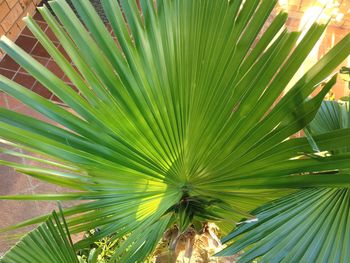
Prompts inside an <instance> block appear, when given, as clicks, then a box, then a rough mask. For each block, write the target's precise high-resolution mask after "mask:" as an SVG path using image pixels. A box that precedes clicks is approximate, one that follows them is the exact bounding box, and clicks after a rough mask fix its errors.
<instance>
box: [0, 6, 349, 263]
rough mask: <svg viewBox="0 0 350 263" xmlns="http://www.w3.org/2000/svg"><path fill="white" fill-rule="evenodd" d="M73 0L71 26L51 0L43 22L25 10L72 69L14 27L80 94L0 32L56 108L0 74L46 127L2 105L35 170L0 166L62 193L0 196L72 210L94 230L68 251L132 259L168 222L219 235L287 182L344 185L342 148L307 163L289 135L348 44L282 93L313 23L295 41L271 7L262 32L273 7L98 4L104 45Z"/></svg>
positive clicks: (76, 228) (8, 129)
mask: <svg viewBox="0 0 350 263" xmlns="http://www.w3.org/2000/svg"><path fill="white" fill-rule="evenodd" d="M72 3H73V5H74V7H75V9H76V10H77V12H78V14H79V18H78V17H77V16H76V15H75V14H74V12H73V11H72V9H71V8H70V7H69V5H68V4H67V3H66V2H65V1H64V0H54V1H50V2H49V5H50V7H51V9H52V10H53V12H54V13H55V16H54V15H52V14H51V12H50V11H49V10H48V8H47V7H41V8H40V13H41V14H42V15H43V17H44V19H45V20H46V21H47V23H48V25H49V27H50V28H51V30H52V31H53V33H54V34H55V35H56V37H57V39H59V40H60V42H61V46H62V47H63V49H64V50H65V52H66V53H67V56H68V57H69V58H70V60H71V61H72V63H70V61H68V60H67V59H66V56H64V55H63V54H62V53H61V52H60V50H59V49H58V48H57V47H56V46H55V45H54V44H53V43H52V42H50V40H49V38H48V37H47V36H46V35H45V33H44V32H43V31H42V30H41V28H40V26H39V25H37V23H36V22H35V21H34V20H33V19H31V18H26V23H27V25H28V27H29V28H30V30H31V31H32V32H33V34H34V35H35V36H36V37H37V38H38V40H39V41H40V43H41V44H42V45H43V47H44V48H46V50H47V51H48V53H49V54H50V55H51V56H52V58H53V59H54V60H55V62H56V63H57V65H58V66H59V67H60V68H61V69H62V71H63V72H64V73H65V74H66V76H67V77H68V78H69V79H70V80H71V82H72V83H73V84H74V85H75V87H76V88H77V89H78V90H79V93H77V92H75V90H74V89H72V88H71V87H70V86H69V85H67V84H66V83H65V82H64V81H63V80H61V79H59V78H58V77H56V76H55V75H54V74H53V73H52V72H50V71H49V70H48V69H47V68H45V67H44V66H42V65H41V64H40V63H39V62H38V61H36V60H35V59H34V58H32V57H30V56H29V55H28V54H27V53H25V52H24V51H23V50H22V49H21V48H19V47H17V46H16V45H15V44H14V43H12V42H11V41H10V40H8V39H6V38H5V37H3V38H2V39H1V41H0V47H1V48H2V49H3V50H4V51H5V52H7V53H8V54H9V55H10V56H12V57H13V59H14V60H15V61H16V62H18V63H19V64H20V65H21V66H22V67H23V68H24V69H25V70H26V71H27V72H29V73H30V74H31V75H33V76H34V77H35V78H36V79H37V80H38V81H39V82H40V83H41V84H42V85H44V86H45V87H47V88H48V89H49V90H51V91H52V92H53V93H54V94H55V95H56V96H57V97H58V98H60V99H61V100H62V101H63V103H64V104H65V105H66V106H67V107H69V109H68V108H66V107H61V106H59V105H57V104H54V103H52V102H50V101H48V100H45V99H44V98H42V97H40V96H39V95H37V94H35V93H33V92H32V91H30V90H28V89H25V88H24V87H22V86H20V85H18V84H16V83H14V82H12V81H10V80H8V79H6V78H5V77H3V76H1V77H0V89H1V90H3V91H4V92H6V93H8V94H9V95H11V96H13V97H15V98H17V99H18V100H20V101H22V102H23V103H25V104H26V105H28V106H29V107H31V108H33V109H34V110H36V111H37V112H39V113H41V114H42V115H44V116H46V117H47V118H49V119H50V120H51V121H52V123H54V124H55V125H54V124H52V123H46V122H43V121H40V120H36V119H34V118H31V117H29V116H25V115H22V114H19V113H15V112H11V111H9V110H6V109H2V108H1V109H0V122H1V126H0V136H1V138H3V139H4V140H7V141H9V142H11V143H13V144H15V145H16V146H18V147H19V148H23V149H26V150H27V151H29V152H33V153H36V154H37V153H39V154H40V155H41V156H42V157H41V158H37V160H36V161H39V162H41V163H47V160H46V159H50V168H43V167H42V166H41V165H37V166H28V165H23V164H17V163H11V162H6V161H1V164H3V165H7V166H11V167H14V168H15V169H16V170H17V171H19V172H22V173H25V174H27V175H29V176H32V177H35V178H38V179H40V180H43V181H46V182H49V183H53V184H58V185H62V186H65V187H67V188H70V189H73V191H75V192H71V193H67V194H46V195H34V196H5V197H1V198H2V199H24V200H29V199H30V200H45V199H49V200H52V199H53V200H86V201H87V202H85V203H81V204H79V205H75V206H71V207H69V208H67V209H65V211H64V213H65V216H67V224H68V226H69V228H70V231H71V233H78V232H81V231H87V230H90V229H93V228H96V227H98V228H99V229H100V230H101V231H100V232H99V233H98V234H97V235H95V236H92V237H91V238H89V239H85V240H82V241H80V242H78V243H77V244H75V248H77V249H79V248H83V247H86V246H88V245H89V244H91V243H92V242H94V241H96V240H98V239H101V238H102V237H104V236H107V235H110V234H115V236H116V238H118V237H124V236H127V237H128V238H127V239H126V240H125V241H124V242H123V245H122V246H121V248H120V249H118V250H117V251H116V254H115V256H114V257H115V260H116V261H117V262H141V261H142V260H143V259H144V258H145V256H147V254H148V253H150V252H151V251H152V250H153V249H154V248H155V247H156V244H157V242H158V241H159V239H160V238H161V234H162V232H164V231H165V230H166V229H167V228H169V227H171V226H172V225H174V224H177V225H179V226H180V228H181V230H183V229H185V228H186V227H188V226H189V225H190V223H191V222H193V221H199V222H206V221H216V222H218V224H219V225H220V227H221V229H222V230H223V232H227V231H228V230H229V229H231V228H232V225H233V224H234V223H235V222H238V221H240V220H241V219H242V218H247V217H250V214H249V212H250V211H252V210H253V209H255V208H256V207H259V206H260V205H262V204H265V203H266V202H268V201H271V200H273V199H276V198H278V197H281V196H284V195H286V194H288V193H291V192H294V191H296V190H298V189H300V188H303V187H310V186H313V187H317V186H344V185H348V184H349V183H350V176H349V175H348V174H347V173H343V172H339V171H340V170H343V169H349V168H350V162H349V160H350V155H349V154H347V153H342V154H339V155H336V156H335V155H334V156H326V157H321V156H317V155H316V156H315V155H314V150H313V149H312V147H310V145H309V143H308V141H307V140H306V139H305V138H300V139H288V138H289V137H290V136H291V135H293V134H295V133H296V132H298V131H299V130H301V129H303V128H304V127H305V126H306V125H307V124H308V123H309V122H310V121H311V120H312V119H313V118H314V116H315V114H316V112H317V109H318V108H319V106H320V104H321V102H322V99H323V97H324V96H325V95H326V94H327V92H328V91H329V89H330V88H331V87H332V85H333V84H334V83H335V81H336V76H334V77H333V78H331V79H330V81H329V82H328V83H327V85H325V86H324V87H323V89H322V90H321V91H320V92H319V94H318V95H317V96H315V97H314V98H312V99H311V100H308V99H307V98H308V96H309V95H310V94H311V93H312V92H313V91H314V90H315V89H316V87H317V85H318V84H319V83H320V82H322V81H323V80H324V79H326V78H328V77H329V75H331V74H332V72H333V70H334V69H336V67H337V66H338V65H339V64H340V63H341V62H342V61H344V59H345V58H346V57H347V56H348V55H349V53H350V36H346V37H345V38H344V39H343V40H342V41H340V42H339V43H338V44H337V45H336V46H335V47H334V48H333V49H332V50H331V51H330V52H329V53H328V54H326V55H325V56H323V58H322V59H320V60H319V61H318V63H317V64H316V65H315V66H314V67H312V68H311V69H310V70H309V71H308V72H306V74H305V76H303V77H302V78H301V79H300V80H299V81H298V82H297V83H296V84H295V85H294V86H293V87H292V88H291V89H290V90H289V91H288V92H287V94H285V95H284V96H283V97H282V96H281V94H283V91H284V89H285V88H286V87H287V85H288V83H289V82H290V81H291V79H292V77H293V76H294V75H295V74H296V72H297V71H298V69H299V67H300V66H301V65H302V63H303V61H304V60H305V58H306V57H307V56H308V54H309V52H310V51H311V50H312V49H313V47H314V45H315V44H316V43H317V41H318V40H319V38H320V37H321V36H322V34H323V32H324V30H325V29H326V26H327V25H326V24H318V23H315V24H314V25H312V26H311V28H310V29H309V30H308V32H306V34H303V37H302V39H299V38H300V35H301V34H300V32H288V31H287V30H286V29H285V28H284V27H283V25H284V23H285V21H286V20H287V15H286V14H285V13H283V12H282V13H280V14H277V15H276V16H275V18H274V21H273V22H272V23H271V25H269V26H267V28H266V30H264V31H262V29H263V28H264V25H265V23H266V21H267V20H268V18H269V16H270V14H271V12H272V10H273V8H274V6H275V5H276V3H277V0H272V1H271V0H249V1H244V0H235V1H227V0H215V1H213V0H201V1H189V0H157V1H156V2H154V1H153V0H141V1H140V6H138V5H137V3H136V1H130V0H120V1H117V0H102V1H101V3H102V5H103V7H104V10H105V13H106V16H107V18H108V20H109V22H110V24H111V26H112V29H113V36H115V38H114V37H113V36H111V35H110V34H109V32H108V30H107V29H106V27H105V25H104V24H103V22H102V21H101V20H100V18H99V17H98V14H97V13H96V11H95V10H94V8H93V7H92V5H91V4H90V1H86V0H74V1H72ZM260 33H261V34H260ZM258 37H259V38H258ZM298 40H299V41H298ZM349 137H350V129H342V130H338V131H336V132H332V133H328V134H321V135H319V136H315V138H314V140H315V142H316V143H317V145H318V147H319V148H320V149H321V150H327V151H331V150H336V149H339V148H341V147H344V146H350V139H349ZM344 144H345V145H344ZM9 154H12V153H9ZM300 155H304V156H306V158H304V159H300V158H297V157H299V156H300ZM25 157H26V158H32V157H31V156H30V155H27V154H26V155H25ZM330 170H331V171H335V173H336V175H334V176H329V175H328V174H324V171H330ZM43 219H44V217H39V218H34V219H32V220H29V221H27V222H23V223H21V224H18V225H16V226H13V227H9V228H8V229H12V228H16V227H20V226H25V225H28V224H32V223H36V222H39V221H42V220H43Z"/></svg>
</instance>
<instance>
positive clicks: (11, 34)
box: [6, 24, 21, 42]
mask: <svg viewBox="0 0 350 263" xmlns="http://www.w3.org/2000/svg"><path fill="white" fill-rule="evenodd" d="M20 33H21V28H20V27H19V26H18V25H17V24H14V25H13V26H12V27H11V29H10V31H8V32H7V34H6V36H7V37H8V38H9V39H10V40H11V41H13V42H14V41H16V39H17V38H18V36H19V35H20Z"/></svg>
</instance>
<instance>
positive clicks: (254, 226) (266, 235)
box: [218, 101, 350, 262]
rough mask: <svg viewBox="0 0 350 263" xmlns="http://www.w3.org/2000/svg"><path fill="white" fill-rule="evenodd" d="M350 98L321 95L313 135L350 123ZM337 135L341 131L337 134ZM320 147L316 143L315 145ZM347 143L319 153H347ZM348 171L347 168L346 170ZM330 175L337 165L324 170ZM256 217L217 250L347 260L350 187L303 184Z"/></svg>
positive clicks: (271, 258)
mask: <svg viewBox="0 0 350 263" xmlns="http://www.w3.org/2000/svg"><path fill="white" fill-rule="evenodd" d="M349 125H350V112H349V103H347V102H342V101H340V102H336V101H323V102H322V104H321V107H320V109H319V110H318V112H317V114H316V116H315V118H314V120H313V121H312V122H311V123H310V124H309V125H308V130H309V131H310V132H309V133H308V136H309V137H310V138H309V139H311V140H313V138H312V136H316V135H319V134H324V133H329V132H331V131H335V130H340V129H345V128H349V127H350V126H349ZM334 136H337V134H334ZM316 147H317V146H316ZM349 152H350V148H349V147H342V148H337V150H336V151H330V152H327V153H318V155H314V156H313V157H314V158H317V157H318V156H320V155H321V156H322V155H323V156H324V155H328V156H329V155H337V154H341V153H345V154H348V153H349ZM343 172H344V173H346V174H349V170H345V171H343ZM325 173H326V175H327V176H328V177H330V178H331V177H333V176H339V174H340V173H339V172H338V171H333V172H330V171H328V172H325ZM253 214H254V215H255V216H256V218H257V221H256V222H253V223H252V222H250V223H244V224H242V225H240V226H239V227H238V228H237V229H236V230H234V231H233V232H232V233H231V234H229V235H228V236H227V237H225V238H224V239H223V241H224V242H228V241H230V240H234V243H233V244H232V245H230V246H229V247H228V248H226V249H225V250H223V251H222V252H220V253H219V254H218V255H231V254H234V253H237V252H239V251H241V250H244V251H245V253H244V254H243V255H242V256H241V257H240V262H251V260H253V259H256V258H259V259H260V261H261V262H279V261H282V262H291V261H293V260H295V259H298V261H300V262H348V261H349V260H350V258H349V252H348V251H349V247H350V239H349V235H350V228H349V218H350V189H349V188H338V189H337V188H334V189H331V188H313V189H307V190H302V191H299V192H297V193H294V194H292V195H288V196H286V197H283V198H281V199H279V200H277V201H275V202H272V203H270V204H268V205H265V206H263V207H261V208H259V209H257V210H255V211H253Z"/></svg>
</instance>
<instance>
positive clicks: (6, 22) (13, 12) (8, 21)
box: [1, 3, 23, 32]
mask: <svg viewBox="0 0 350 263" xmlns="http://www.w3.org/2000/svg"><path fill="white" fill-rule="evenodd" d="M22 13H23V9H22V7H21V5H20V4H19V3H17V4H15V6H14V7H10V12H9V13H8V14H6V16H5V17H4V19H3V20H2V21H1V26H2V28H3V29H4V30H5V31H6V32H9V31H10V29H11V27H12V26H13V25H14V24H15V23H16V21H17V19H18V18H20V17H21V15H22Z"/></svg>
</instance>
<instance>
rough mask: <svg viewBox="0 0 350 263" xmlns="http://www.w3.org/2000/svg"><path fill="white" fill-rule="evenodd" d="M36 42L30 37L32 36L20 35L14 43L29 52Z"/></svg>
mask: <svg viewBox="0 0 350 263" xmlns="http://www.w3.org/2000/svg"><path fill="white" fill-rule="evenodd" d="M37 42H38V40H37V39H35V38H32V37H28V36H22V35H20V36H19V37H18V38H17V40H16V42H15V43H16V44H17V45H18V46H19V47H21V48H22V49H23V50H24V51H26V52H27V53H29V52H30V51H32V49H33V47H34V46H35V44H36V43H37Z"/></svg>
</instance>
